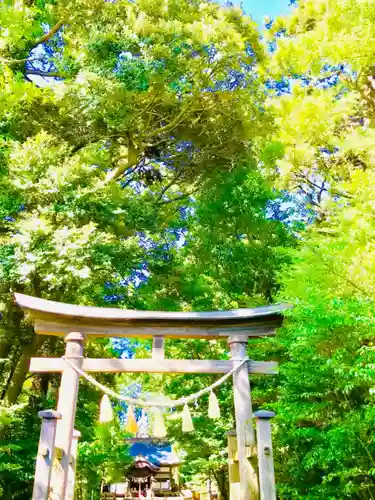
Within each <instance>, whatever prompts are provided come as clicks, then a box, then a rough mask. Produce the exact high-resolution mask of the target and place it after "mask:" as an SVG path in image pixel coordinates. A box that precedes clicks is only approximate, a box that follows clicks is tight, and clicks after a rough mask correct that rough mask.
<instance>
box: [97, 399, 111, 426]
mask: <svg viewBox="0 0 375 500" xmlns="http://www.w3.org/2000/svg"><path fill="white" fill-rule="evenodd" d="M112 420H113V410H112V405H111V401H110V400H109V397H108V396H107V394H104V396H103V397H102V400H101V401H100V412H99V422H101V423H102V424H105V423H107V422H111V421H112Z"/></svg>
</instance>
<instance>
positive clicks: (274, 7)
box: [235, 0, 289, 24]
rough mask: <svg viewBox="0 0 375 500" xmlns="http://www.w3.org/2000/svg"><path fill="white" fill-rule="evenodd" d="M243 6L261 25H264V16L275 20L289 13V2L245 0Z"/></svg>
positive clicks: (286, 0)
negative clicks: (280, 15)
mask: <svg viewBox="0 0 375 500" xmlns="http://www.w3.org/2000/svg"><path fill="white" fill-rule="evenodd" d="M235 3H237V2H235ZM242 4H243V8H244V10H245V11H246V14H251V16H252V17H253V19H254V20H255V21H256V22H257V23H259V24H263V19H264V16H270V17H271V18H274V17H275V16H277V15H278V14H287V13H288V11H289V7H288V4H289V0H243V2H242Z"/></svg>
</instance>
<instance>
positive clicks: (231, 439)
mask: <svg viewBox="0 0 375 500" xmlns="http://www.w3.org/2000/svg"><path fill="white" fill-rule="evenodd" d="M227 438H228V470H229V499H230V500H237V499H238V498H240V469H239V465H238V456H237V433H236V431H235V430H233V431H229V432H227Z"/></svg>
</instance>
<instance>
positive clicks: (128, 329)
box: [15, 293, 290, 339]
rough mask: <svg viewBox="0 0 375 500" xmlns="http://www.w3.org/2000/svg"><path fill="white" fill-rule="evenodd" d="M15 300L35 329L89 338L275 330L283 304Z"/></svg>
mask: <svg viewBox="0 0 375 500" xmlns="http://www.w3.org/2000/svg"><path fill="white" fill-rule="evenodd" d="M15 302H16V303H17V304H18V305H19V306H20V307H22V308H23V309H24V310H25V311H26V312H27V313H28V314H29V315H30V316H31V318H32V321H33V323H34V328H35V332H36V333H39V334H44V335H65V334H67V333H69V332H72V331H79V332H81V333H84V334H87V335H89V336H92V337H146V338H151V337H153V336H155V335H162V336H164V337H166V338H203V339H220V338H223V337H224V338H225V337H229V336H231V335H243V336H244V337H261V336H264V335H273V334H274V333H275V330H276V328H278V327H280V326H281V324H282V321H283V316H282V313H283V312H284V311H285V310H286V309H289V308H290V306H289V305H287V304H276V305H271V306H265V307H257V308H254V309H235V310H230V311H215V312H162V311H135V310H130V309H117V308H107V307H91V306H78V305H73V304H64V303H60V302H54V301H51V300H44V299H39V298H36V297H31V296H29V295H23V294H19V293H16V294H15Z"/></svg>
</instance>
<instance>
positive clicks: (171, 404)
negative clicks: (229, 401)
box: [62, 356, 249, 408]
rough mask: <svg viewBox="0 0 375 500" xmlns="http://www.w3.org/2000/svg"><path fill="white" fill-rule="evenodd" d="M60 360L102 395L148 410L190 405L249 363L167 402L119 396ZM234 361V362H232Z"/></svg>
mask: <svg viewBox="0 0 375 500" xmlns="http://www.w3.org/2000/svg"><path fill="white" fill-rule="evenodd" d="M62 359H63V360H64V361H65V363H66V364H67V365H69V366H70V367H71V368H73V370H75V372H76V373H77V374H78V375H80V376H81V377H83V378H84V379H86V380H87V382H89V383H90V384H92V385H93V386H94V387H96V388H97V389H99V390H101V391H102V392H103V393H104V394H107V396H110V397H111V398H114V399H117V400H119V401H125V402H126V403H129V404H131V405H132V406H138V407H142V408H150V407H155V408H156V407H157V408H176V407H177V406H184V405H185V404H188V403H191V402H192V401H196V400H197V399H199V398H200V397H202V396H204V395H205V394H207V393H209V392H211V391H213V389H216V387H219V386H220V385H222V384H223V383H224V382H225V381H226V380H228V378H229V377H230V376H231V375H233V374H234V373H235V372H236V371H237V370H238V369H239V368H241V366H243V365H244V364H245V363H247V362H248V361H249V358H248V357H246V358H244V359H242V360H241V362H240V363H239V364H238V365H237V366H235V367H234V368H232V369H231V370H230V371H229V372H228V373H226V374H225V375H223V376H222V377H221V378H220V379H219V380H217V381H216V382H214V383H213V384H211V385H210V386H209V387H206V388H204V389H202V390H200V391H198V392H196V393H195V394H190V396H186V397H184V398H180V399H175V400H169V401H145V400H143V399H135V398H131V397H129V396H123V395H122V394H119V393H117V392H115V391H113V390H112V389H110V388H109V387H106V386H105V385H103V384H101V383H100V382H98V381H97V380H95V379H94V377H92V376H91V375H89V374H88V373H86V372H85V371H84V370H81V368H78V366H75V365H74V364H73V363H72V362H71V361H70V360H69V359H68V358H66V357H65V356H63V357H62ZM234 361H236V360H234Z"/></svg>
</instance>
